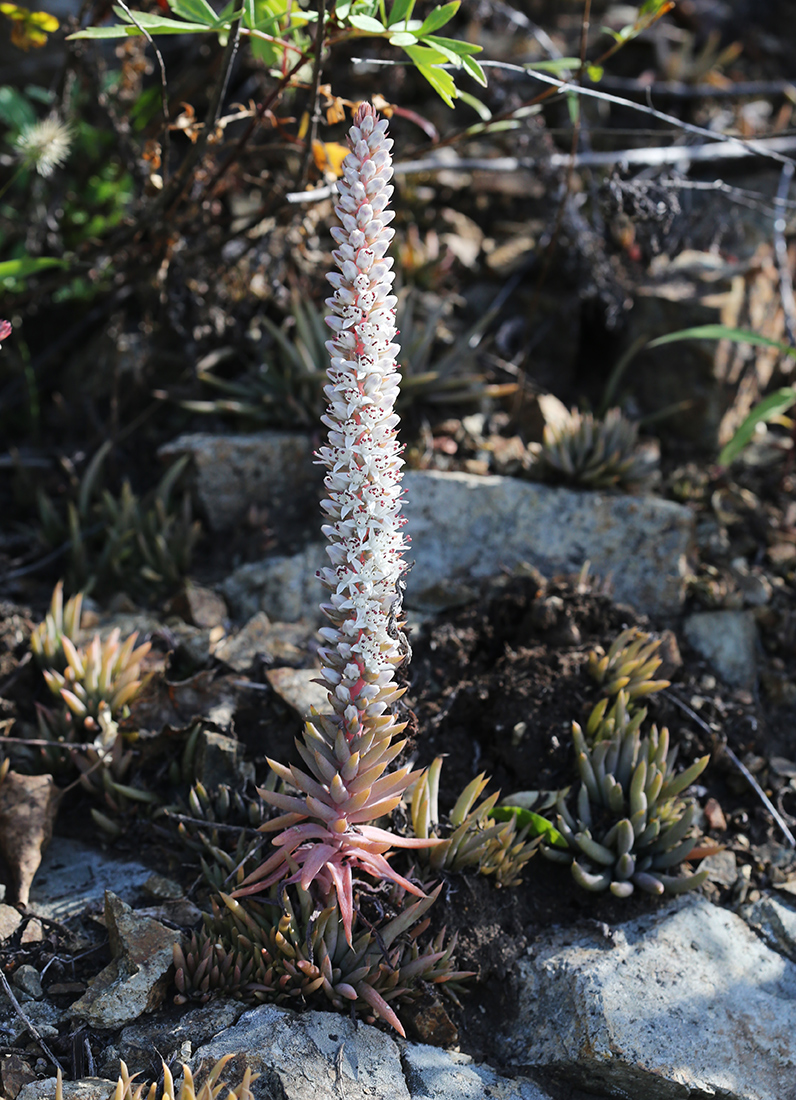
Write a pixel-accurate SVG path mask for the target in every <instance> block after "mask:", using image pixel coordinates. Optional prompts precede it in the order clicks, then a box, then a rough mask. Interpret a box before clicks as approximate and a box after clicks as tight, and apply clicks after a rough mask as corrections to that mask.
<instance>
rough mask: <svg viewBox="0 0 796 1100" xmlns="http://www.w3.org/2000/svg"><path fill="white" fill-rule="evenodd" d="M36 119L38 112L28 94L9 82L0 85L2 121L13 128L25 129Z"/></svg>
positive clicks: (0, 115)
mask: <svg viewBox="0 0 796 1100" xmlns="http://www.w3.org/2000/svg"><path fill="white" fill-rule="evenodd" d="M35 121H36V112H35V111H34V109H33V108H32V107H31V105H30V98H29V97H28V96H25V95H23V94H22V93H21V92H18V91H17V89H16V88H11V87H10V86H9V85H8V84H4V85H3V86H2V87H0V122H2V123H3V124H4V125H5V126H8V127H9V129H11V130H24V129H25V127H26V126H32V125H33V124H34V122H35Z"/></svg>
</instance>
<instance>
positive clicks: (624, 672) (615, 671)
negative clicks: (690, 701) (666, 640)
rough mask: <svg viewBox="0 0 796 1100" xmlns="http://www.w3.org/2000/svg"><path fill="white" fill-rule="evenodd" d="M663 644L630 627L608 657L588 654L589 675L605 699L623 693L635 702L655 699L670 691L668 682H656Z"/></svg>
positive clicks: (594, 653)
mask: <svg viewBox="0 0 796 1100" xmlns="http://www.w3.org/2000/svg"><path fill="white" fill-rule="evenodd" d="M660 645H661V641H660V639H659V638H653V637H652V636H651V635H650V634H645V633H644V631H643V630H639V629H638V628H637V627H634V626H631V627H628V628H627V630H623V631H622V633H621V634H620V635H619V636H618V637H617V638H616V640H615V641H614V642H613V644H612V645H611V648H610V649H609V650H608V652H607V653H602V652H600V651H598V650H594V651H592V652H591V653H590V654H589V673H590V675H591V676H592V678H593V679H594V680H596V681H597V683H598V684H599V685H600V687H601V688H602V691H603V692H604V694H605V695H606V696H609V695H616V693H617V692H618V691H624V692H625V694H626V696H627V697H628V698H630V699H634V698H636V697H637V696H640V695H652V694H654V693H655V692H657V691H662V690H663V689H664V688H667V687H669V681H668V680H653V678H652V677H653V676H654V675H655V673H656V672H657V671H658V669H659V668H660V667H661V664H662V663H663V660H662V658H661V657H660V656H659V654H658V651H659V649H660Z"/></svg>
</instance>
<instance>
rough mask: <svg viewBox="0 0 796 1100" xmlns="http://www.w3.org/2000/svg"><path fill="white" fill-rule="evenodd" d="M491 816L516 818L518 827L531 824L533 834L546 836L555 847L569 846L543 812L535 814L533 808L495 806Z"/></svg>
mask: <svg viewBox="0 0 796 1100" xmlns="http://www.w3.org/2000/svg"><path fill="white" fill-rule="evenodd" d="M489 816H490V817H492V818H494V819H495V821H510V820H511V819H512V818H515V819H516V821H517V828H518V829H524V828H525V827H526V826H530V829H529V834H530V835H531V836H543V837H545V839H546V840H547V843H548V844H552V845H553V847H554V848H567V847H569V845H568V844H567V842H566V840H565V839H564V837H563V836H562V835H561V833H560V832H559V831H558V829H557V828H556V827H555V825H553V823H552V822H551V821H548V820H547V818H546V817H542V815H541V814H535V813H534V812H533V810H525V809H523V808H522V807H521V806H495V808H494V810H490V812H489Z"/></svg>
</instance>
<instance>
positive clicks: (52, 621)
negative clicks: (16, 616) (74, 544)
mask: <svg viewBox="0 0 796 1100" xmlns="http://www.w3.org/2000/svg"><path fill="white" fill-rule="evenodd" d="M82 607H83V593H82V592H78V593H77V594H76V595H74V596H72V598H71V599H70V600H68V601H67V603H66V607H64V582H63V581H59V582H58V584H56V586H55V588H54V590H53V594H52V599H51V601H50V610H49V611H48V612H47V615H46V617H45V619H44V621H43V622H41V623H39V625H38V626H37V627H34V629H33V632H32V633H31V636H30V648H31V649H32V650H33V656H34V657H35V658H36V663H37V664H38V666H39V668H49V669H54V670H55V671H57V672H63V671H64V669H65V668H66V663H67V661H66V654H65V653H64V647H63V640H64V638H68V639H69V640H70V641H71V642H75V641H76V640H77V635H78V631H79V630H80V612H81V609H82Z"/></svg>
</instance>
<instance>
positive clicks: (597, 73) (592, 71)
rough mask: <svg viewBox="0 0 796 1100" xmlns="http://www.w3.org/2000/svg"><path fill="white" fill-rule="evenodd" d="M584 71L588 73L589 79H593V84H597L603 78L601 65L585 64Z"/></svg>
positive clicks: (603, 71) (603, 70)
mask: <svg viewBox="0 0 796 1100" xmlns="http://www.w3.org/2000/svg"><path fill="white" fill-rule="evenodd" d="M586 73H587V74H588V77H589V80H593V81H594V83H595V84H599V83H600V81H601V80H602V78H603V74H604V73H605V69H604V68H603V67H602V65H587V66H586Z"/></svg>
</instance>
